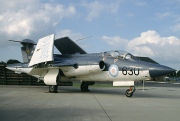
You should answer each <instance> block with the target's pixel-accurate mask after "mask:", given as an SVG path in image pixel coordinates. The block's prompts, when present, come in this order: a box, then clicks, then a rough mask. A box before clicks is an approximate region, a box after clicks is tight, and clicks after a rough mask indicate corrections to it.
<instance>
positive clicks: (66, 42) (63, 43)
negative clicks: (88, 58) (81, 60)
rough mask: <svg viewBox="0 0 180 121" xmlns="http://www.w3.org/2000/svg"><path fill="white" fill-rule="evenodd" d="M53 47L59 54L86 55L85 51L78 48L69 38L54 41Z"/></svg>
mask: <svg viewBox="0 0 180 121" xmlns="http://www.w3.org/2000/svg"><path fill="white" fill-rule="evenodd" d="M54 45H55V47H56V48H57V49H58V50H59V51H60V52H61V54H75V53H79V54H87V53H86V51H84V50H83V49H82V48H81V47H79V46H78V45H77V44H76V43H75V42H74V41H72V40H71V39H70V38H69V37H63V38H60V39H56V40H54Z"/></svg>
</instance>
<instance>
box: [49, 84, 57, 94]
mask: <svg viewBox="0 0 180 121" xmlns="http://www.w3.org/2000/svg"><path fill="white" fill-rule="evenodd" d="M57 90H58V86H57V85H51V86H49V92H50V93H58V91H57Z"/></svg>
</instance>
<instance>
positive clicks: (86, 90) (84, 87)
mask: <svg viewBox="0 0 180 121" xmlns="http://www.w3.org/2000/svg"><path fill="white" fill-rule="evenodd" d="M88 87H89V85H88V84H87V83H85V82H82V84H81V91H82V92H90V90H89V89H88Z"/></svg>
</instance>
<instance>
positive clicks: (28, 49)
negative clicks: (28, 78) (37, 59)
mask: <svg viewBox="0 0 180 121" xmlns="http://www.w3.org/2000/svg"><path fill="white" fill-rule="evenodd" d="M9 41H13V42H20V43H21V44H22V47H21V52H22V58H23V62H24V63H29V62H30V60H31V57H32V55H33V52H34V45H36V44H35V42H34V41H32V40H30V39H24V40H23V41H14V40H9Z"/></svg>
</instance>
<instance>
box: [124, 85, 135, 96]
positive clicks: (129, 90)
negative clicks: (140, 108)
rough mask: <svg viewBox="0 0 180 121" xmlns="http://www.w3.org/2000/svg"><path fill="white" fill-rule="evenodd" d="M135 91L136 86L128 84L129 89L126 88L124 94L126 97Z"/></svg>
mask: <svg viewBox="0 0 180 121" xmlns="http://www.w3.org/2000/svg"><path fill="white" fill-rule="evenodd" d="M135 91H136V88H135V87H134V86H130V88H129V89H127V90H126V92H125V95H126V96H127V97H132V96H133V93H134V92H135Z"/></svg>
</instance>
